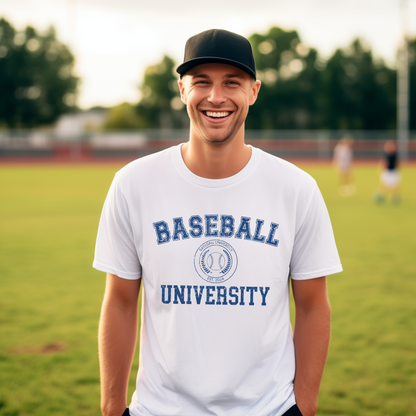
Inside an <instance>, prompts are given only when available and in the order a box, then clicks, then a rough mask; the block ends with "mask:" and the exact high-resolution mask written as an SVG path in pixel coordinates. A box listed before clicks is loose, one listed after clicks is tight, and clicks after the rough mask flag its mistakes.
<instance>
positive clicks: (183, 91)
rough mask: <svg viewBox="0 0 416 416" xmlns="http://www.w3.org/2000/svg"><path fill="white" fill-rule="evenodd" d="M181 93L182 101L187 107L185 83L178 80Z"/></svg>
mask: <svg viewBox="0 0 416 416" xmlns="http://www.w3.org/2000/svg"><path fill="white" fill-rule="evenodd" d="M178 85H179V92H180V94H181V100H182V102H183V103H184V104H185V105H186V93H185V82H184V80H183V79H182V78H180V79H178Z"/></svg>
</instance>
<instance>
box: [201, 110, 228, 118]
mask: <svg viewBox="0 0 416 416" xmlns="http://www.w3.org/2000/svg"><path fill="white" fill-rule="evenodd" d="M203 113H204V114H205V115H206V116H208V117H213V118H224V117H227V116H229V115H230V114H231V111H203Z"/></svg>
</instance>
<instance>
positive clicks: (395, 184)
mask: <svg viewBox="0 0 416 416" xmlns="http://www.w3.org/2000/svg"><path fill="white" fill-rule="evenodd" d="M380 167H381V173H380V189H379V192H378V193H377V194H376V195H375V197H374V200H375V202H377V203H382V202H384V201H385V200H386V199H388V198H391V201H392V202H393V203H394V204H398V203H400V202H401V197H400V188H399V185H400V173H399V170H398V168H399V158H398V154H397V145H396V142H395V141H394V140H387V141H386V142H385V143H384V155H383V159H382V160H381V161H380Z"/></svg>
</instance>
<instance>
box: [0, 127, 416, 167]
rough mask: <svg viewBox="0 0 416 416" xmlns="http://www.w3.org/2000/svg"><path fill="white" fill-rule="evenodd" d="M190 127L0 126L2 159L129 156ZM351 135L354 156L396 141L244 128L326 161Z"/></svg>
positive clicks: (183, 135) (267, 145)
mask: <svg viewBox="0 0 416 416" xmlns="http://www.w3.org/2000/svg"><path fill="white" fill-rule="evenodd" d="M188 135H189V131H188V130H143V131H120V132H96V133H82V134H79V135H76V136H73V135H62V134H57V133H55V132H51V131H42V130H0V161H13V160H25V159H30V160H56V161H73V162H77V161H88V160H93V161H100V160H107V159H108V160H111V159H115V158H122V159H126V160H133V159H136V158H138V157H141V156H144V155H147V154H150V153H154V152H156V151H158V150H161V149H164V148H166V147H169V146H172V145H175V144H179V143H181V142H185V141H187V140H188ZM345 135H348V136H350V137H352V138H353V139H354V148H353V149H354V157H355V159H356V160H375V159H379V158H380V157H381V156H382V152H383V150H382V149H383V144H384V142H385V141H386V140H396V139H397V132H396V131H394V130H389V131H341V130H337V131H322V130H255V131H254V130H248V131H246V142H247V143H250V144H253V145H254V146H257V147H260V148H262V149H264V150H266V151H268V152H269V153H272V154H275V155H277V156H279V157H282V158H284V159H289V160H290V159H313V160H322V161H324V160H330V159H331V157H332V153H333V149H334V147H335V144H336V143H337V141H338V140H339V139H341V138H342V137H344V136H345ZM402 158H407V159H409V160H412V161H413V160H416V131H413V132H411V134H410V140H409V142H408V143H407V149H405V154H402Z"/></svg>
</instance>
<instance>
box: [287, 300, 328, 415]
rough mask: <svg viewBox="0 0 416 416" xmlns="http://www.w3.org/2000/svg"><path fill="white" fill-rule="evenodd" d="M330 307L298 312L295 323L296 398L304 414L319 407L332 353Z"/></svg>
mask: <svg viewBox="0 0 416 416" xmlns="http://www.w3.org/2000/svg"><path fill="white" fill-rule="evenodd" d="M329 338H330V308H329V304H328V303H326V304H323V305H321V306H320V307H319V308H317V309H311V310H310V311H306V312H297V313H296V322H295V334H294V342H295V356H296V375H295V397H296V402H297V404H298V407H299V409H300V410H301V412H302V414H303V416H313V415H314V414H315V413H316V411H317V408H318V394H319V386H320V383H321V378H322V373H323V371H324V367H325V362H326V358H327V354H328V347H329Z"/></svg>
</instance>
